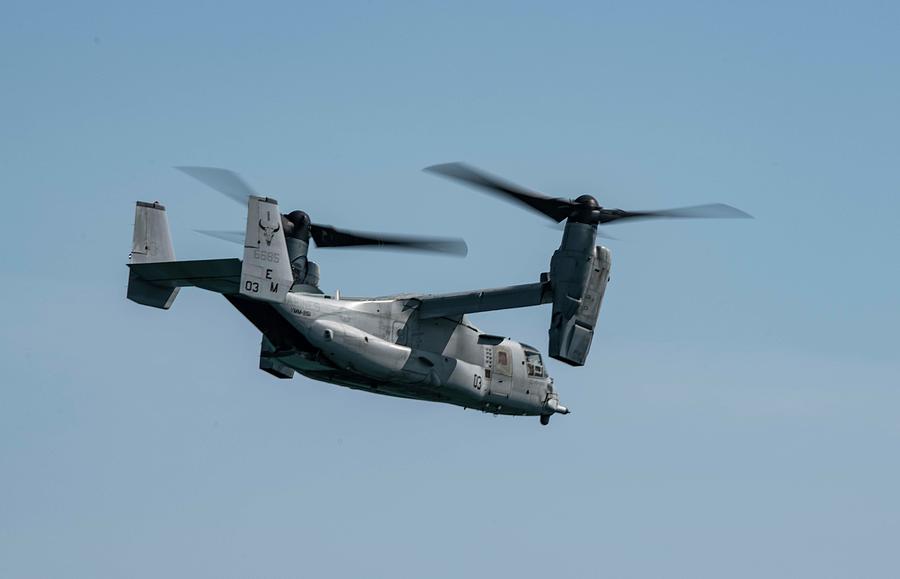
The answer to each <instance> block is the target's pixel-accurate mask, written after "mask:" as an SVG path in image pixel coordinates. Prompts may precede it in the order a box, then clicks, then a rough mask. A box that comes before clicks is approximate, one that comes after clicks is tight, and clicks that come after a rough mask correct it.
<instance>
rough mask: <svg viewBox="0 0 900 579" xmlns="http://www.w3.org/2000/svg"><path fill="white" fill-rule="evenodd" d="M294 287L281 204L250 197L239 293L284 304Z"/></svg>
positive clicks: (272, 200) (268, 199)
mask: <svg viewBox="0 0 900 579" xmlns="http://www.w3.org/2000/svg"><path fill="white" fill-rule="evenodd" d="M293 284H294V274H293V272H292V271H291V260H290V258H289V256H288V250H287V243H286V242H285V237H284V222H283V219H282V217H281V212H280V211H279V210H278V201H276V200H275V199H270V198H267V197H257V196H255V195H250V196H249V197H248V198H247V232H246V234H245V236H244V262H243V266H242V267H241V285H240V293H241V294H242V295H245V296H247V297H250V298H253V299H257V300H262V301H267V302H274V303H282V302H284V299H285V297H286V296H287V294H288V292H289V291H290V289H291V286H292V285H293Z"/></svg>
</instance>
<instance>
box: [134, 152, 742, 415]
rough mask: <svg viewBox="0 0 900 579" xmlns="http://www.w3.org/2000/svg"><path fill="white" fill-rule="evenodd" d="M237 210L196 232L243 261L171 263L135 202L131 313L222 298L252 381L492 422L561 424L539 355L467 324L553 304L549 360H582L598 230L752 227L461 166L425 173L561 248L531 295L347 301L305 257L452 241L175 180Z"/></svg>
mask: <svg viewBox="0 0 900 579" xmlns="http://www.w3.org/2000/svg"><path fill="white" fill-rule="evenodd" d="M178 169H180V170H181V171H183V172H184V173H186V174H188V175H190V176H191V177H194V178H195V179H197V180H199V181H201V182H203V183H205V184H206V185H208V186H210V187H212V188H213V189H215V190H217V191H219V192H220V193H223V194H225V195H227V196H229V197H231V198H233V199H235V200H237V201H238V202H240V203H241V204H242V205H244V206H245V207H246V208H247V225H246V229H245V231H244V232H240V231H237V232H232V231H201V233H205V234H208V235H212V236H213V237H218V238H221V239H225V240H230V241H237V242H238V243H241V244H243V246H244V253H243V259H242V260H241V259H237V258H231V259H208V260H196V261H177V260H176V259H175V252H174V249H173V246H172V240H171V236H170V233H169V225H168V220H167V218H166V212H165V211H166V210H165V207H163V206H162V205H160V204H159V203H157V202H153V203H147V202H144V201H138V202H137V208H136V211H135V220H134V238H133V244H132V251H131V255H130V258H129V264H128V267H129V278H128V294H127V296H128V299H130V300H132V301H135V302H137V303H139V304H143V305H147V306H152V307H156V308H162V309H169V308H170V307H171V306H172V303H173V302H174V300H175V297H176V296H177V295H178V291H179V289H180V288H181V287H185V286H194V287H199V288H202V289H205V290H208V291H211V292H214V293H219V294H222V295H223V296H225V299H227V300H228V301H229V302H230V303H231V304H232V305H233V306H234V307H235V308H237V310H238V311H239V312H241V313H242V314H243V315H244V316H245V317H246V318H247V319H248V320H249V321H250V322H251V323H252V324H253V325H254V326H256V328H257V329H258V330H259V331H260V332H261V333H262V344H261V346H260V354H259V367H260V369H262V370H265V371H266V372H268V373H269V374H272V375H273V376H276V377H278V378H292V377H293V375H294V372H299V373H300V374H302V375H304V376H307V377H309V378H312V379H314V380H321V381H324V382H330V383H332V384H338V385H341V386H347V387H349V388H354V389H358V390H365V391H367V392H373V393H377V394H386V395H389V396H398V397H402V398H413V399H417V400H428V401H434V402H446V403H449V404H455V405H457V406H462V407H464V408H474V409H477V410H481V411H483V412H488V413H492V414H509V415H518V416H540V421H541V424H544V425H546V424H548V423H549V421H550V416H551V415H553V414H568V413H569V409H568V408H566V407H565V406H563V405H562V404H561V403H560V401H559V394H558V393H557V391H556V389H555V388H554V384H553V379H552V378H551V377H550V376H549V374H548V373H547V369H546V366H545V365H544V361H543V359H542V357H541V354H540V352H539V351H538V349H537V348H534V347H532V346H529V345H526V344H522V343H520V342H516V341H513V340H511V339H509V338H507V337H504V336H502V335H494V334H487V333H484V332H482V331H481V330H479V329H478V328H477V327H475V326H474V325H473V324H472V323H471V322H470V321H469V319H468V317H467V314H471V313H475V312H485V311H491V310H503V309H510V308H524V307H530V306H538V305H541V304H551V308H552V309H551V316H550V324H549V345H548V351H549V355H550V357H551V358H554V359H556V360H559V361H561V362H564V363H566V364H570V365H572V366H582V365H584V363H585V361H586V360H587V356H588V352H589V350H590V347H591V340H592V338H593V335H594V330H595V327H596V324H597V316H598V314H599V312H600V304H601V302H602V300H603V294H604V292H605V290H606V284H607V282H608V281H609V272H610V251H609V250H608V249H607V248H605V247H602V246H598V245H596V238H597V227H598V226H599V225H605V224H608V223H612V222H615V221H624V220H637V219H652V218H685V217H749V215H747V214H746V213H744V212H743V211H740V210H739V209H735V208H734V207H730V206H728V205H723V204H711V205H697V206H693V207H682V208H678V209H667V210H661V211H625V210H622V209H607V208H605V207H602V206H600V205H599V204H598V203H597V200H596V199H595V198H594V197H592V196H590V195H582V196H580V197H578V198H576V199H574V200H572V199H565V198H561V197H548V196H545V195H543V194H540V193H537V192H534V191H530V190H528V189H525V188H523V187H519V186H517V185H513V184H512V183H509V182H507V181H504V180H502V179H499V178H498V177H495V176H493V175H490V174H488V173H485V172H483V171H481V170H478V169H475V168H474V167H471V166H468V165H465V164H462V163H449V164H444V165H435V166H432V167H428V168H427V169H426V171H429V172H431V173H435V174H437V175H441V176H443V177H447V178H450V179H454V180H456V181H460V182H463V183H465V184H468V185H472V186H475V187H478V188H480V189H483V190H485V191H487V192H489V193H493V194H495V195H498V196H500V197H503V198H506V199H508V200H511V201H513V202H516V203H520V204H522V205H524V206H525V207H528V208H530V209H532V210H534V211H536V212H538V213H540V214H542V215H544V216H546V217H548V218H550V219H551V220H553V221H555V222H556V223H562V222H565V229H564V231H563V235H562V241H561V243H560V245H559V249H557V250H556V251H555V252H554V254H553V257H552V258H551V259H550V268H549V271H548V272H545V273H541V274H540V276H538V280H537V281H533V282H532V283H526V284H521V285H513V286H508V287H502V288H495V289H477V290H472V291H466V292H459V293H449V294H402V295H394V296H388V297H378V298H345V297H342V296H341V295H340V294H339V293H335V294H334V295H326V294H325V293H323V292H322V290H321V289H319V266H318V265H317V264H316V263H315V262H313V261H311V260H310V259H309V258H308V253H309V243H310V240H312V241H313V243H314V244H315V245H316V247H376V248H387V249H401V250H413V251H426V252H437V253H448V254H455V255H465V254H466V251H467V249H466V245H465V242H463V241H462V240H461V239H453V238H430V237H410V236H397V235H382V234H373V233H362V232H356V231H347V230H342V229H338V228H335V227H332V226H329V225H320V224H317V223H313V222H312V221H311V220H310V218H309V215H307V214H306V213H305V212H303V211H299V210H298V211H292V212H290V213H287V214H282V213H281V211H280V210H279V207H278V202H277V201H276V200H275V199H272V198H271V197H266V196H262V195H259V194H258V193H257V192H256V191H254V189H253V188H252V187H250V186H249V185H248V184H247V183H246V182H245V181H244V180H243V179H241V177H240V176H238V175H237V174H235V173H233V172H231V171H227V170H225V169H217V168H211V167H178Z"/></svg>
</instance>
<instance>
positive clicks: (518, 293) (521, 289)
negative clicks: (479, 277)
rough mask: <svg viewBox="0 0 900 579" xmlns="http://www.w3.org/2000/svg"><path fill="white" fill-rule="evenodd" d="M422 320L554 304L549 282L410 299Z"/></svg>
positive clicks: (428, 295)
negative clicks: (417, 304)
mask: <svg viewBox="0 0 900 579" xmlns="http://www.w3.org/2000/svg"><path fill="white" fill-rule="evenodd" d="M411 300H413V301H414V302H418V303H419V306H418V312H419V317H420V318H441V317H452V316H458V315H461V314H471V313H475V312H489V311H493V310H508V309H512V308H526V307H529V306H539V305H541V304H547V303H550V302H551V301H553V294H552V291H551V289H550V282H537V283H526V284H521V285H512V286H508V287H501V288H493V289H479V290H471V291H465V292H459V293H451V294H426V295H418V296H411Z"/></svg>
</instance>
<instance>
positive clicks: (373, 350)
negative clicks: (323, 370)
mask: <svg viewBox="0 0 900 579" xmlns="http://www.w3.org/2000/svg"><path fill="white" fill-rule="evenodd" d="M307 336H308V337H309V340H310V341H311V342H312V343H313V345H315V346H316V347H317V348H319V349H320V350H321V352H322V354H323V355H324V356H325V357H326V358H328V359H329V360H330V361H331V362H332V363H333V364H335V365H336V366H338V367H339V368H342V369H344V370H349V371H351V372H356V373H358V374H362V375H364V376H368V377H371V378H374V379H377V380H385V381H396V382H403V383H407V384H419V383H422V382H425V381H427V380H433V379H432V378H431V376H432V375H433V373H432V368H433V367H434V362H433V361H431V360H429V359H428V358H426V357H423V356H416V355H413V351H412V350H411V349H410V348H408V347H406V346H401V345H399V344H395V343H393V342H388V341H387V340H383V339H381V338H379V337H377V336H374V335H372V334H369V333H367V332H364V331H362V330H360V329H358V328H354V327H353V326H350V325H347V324H342V323H340V322H337V321H333V320H317V321H316V322H314V323H313V325H312V327H311V328H310V331H309V332H308V333H307ZM435 385H437V384H435Z"/></svg>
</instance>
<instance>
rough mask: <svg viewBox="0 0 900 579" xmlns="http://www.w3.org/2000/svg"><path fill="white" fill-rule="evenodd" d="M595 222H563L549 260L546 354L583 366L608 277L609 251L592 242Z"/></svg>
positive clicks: (593, 240)
mask: <svg viewBox="0 0 900 579" xmlns="http://www.w3.org/2000/svg"><path fill="white" fill-rule="evenodd" d="M596 236H597V226H596V225H588V224H584V223H572V222H569V223H567V224H566V230H565V233H564V234H563V239H562V243H561V244H560V247H559V249H558V250H556V252H555V253H554V254H553V259H552V260H551V261H550V283H551V286H552V288H553V314H552V317H551V319H550V345H549V348H548V349H549V354H550V357H552V358H555V359H557V360H560V361H561V362H565V363H567V364H571V365H572V366H583V365H584V362H585V360H587V356H588V353H589V352H590V349H591V340H592V339H593V337H594V327H595V326H596V324H597V317H598V315H599V314H600V304H601V302H602V301H603V293H604V292H605V291H606V282H607V281H608V279H609V269H610V252H609V250H608V249H606V248H605V247H601V246H596V247H595V246H594V243H595V240H596Z"/></svg>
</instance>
